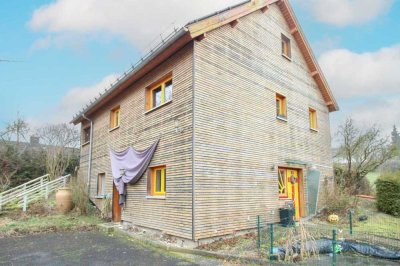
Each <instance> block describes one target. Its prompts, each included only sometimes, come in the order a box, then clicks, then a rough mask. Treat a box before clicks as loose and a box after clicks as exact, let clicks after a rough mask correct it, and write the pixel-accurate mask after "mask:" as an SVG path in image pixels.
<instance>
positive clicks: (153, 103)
mask: <svg viewBox="0 0 400 266" xmlns="http://www.w3.org/2000/svg"><path fill="white" fill-rule="evenodd" d="M155 84H156V85H155V86H151V87H149V88H148V89H147V90H146V98H147V100H146V109H147V110H151V109H154V108H157V107H159V106H161V105H163V104H164V103H167V102H169V101H171V100H172V88H173V86H172V78H171V76H169V77H167V78H164V79H162V80H161V81H160V82H157V83H155Z"/></svg>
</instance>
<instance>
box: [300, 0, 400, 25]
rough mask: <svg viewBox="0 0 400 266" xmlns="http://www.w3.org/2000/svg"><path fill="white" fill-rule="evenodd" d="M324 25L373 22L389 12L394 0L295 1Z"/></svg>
mask: <svg viewBox="0 0 400 266" xmlns="http://www.w3.org/2000/svg"><path fill="white" fill-rule="evenodd" d="M295 1H297V2H298V3H299V4H300V5H303V6H304V7H306V8H308V9H309V10H311V12H312V14H313V15H314V17H315V18H316V19H317V20H319V21H321V22H324V23H328V24H332V25H336V26H346V25H359V24H363V23H366V22H369V21H372V20H374V19H375V18H376V17H378V16H380V15H382V14H384V13H385V12H387V11H388V10H389V8H390V7H391V5H392V4H393V2H394V0H295Z"/></svg>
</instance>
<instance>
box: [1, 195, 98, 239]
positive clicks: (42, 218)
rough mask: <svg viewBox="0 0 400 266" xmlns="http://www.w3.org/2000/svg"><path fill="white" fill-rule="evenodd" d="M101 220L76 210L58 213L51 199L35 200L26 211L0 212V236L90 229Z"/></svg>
mask: <svg viewBox="0 0 400 266" xmlns="http://www.w3.org/2000/svg"><path fill="white" fill-rule="evenodd" d="M102 222H104V221H103V220H102V219H101V218H100V217H99V216H96V215H79V214H78V213H77V212H71V213H69V214H67V215H62V214H59V213H58V212H57V210H56V209H55V203H54V202H53V201H47V202H37V203H34V204H31V205H30V206H29V209H28V211H27V212H22V211H21V210H10V211H6V212H2V213H0V237H8V236H19V235H29V234H36V233H42V232H57V231H71V230H92V229H94V228H95V227H96V225H97V224H100V223H102Z"/></svg>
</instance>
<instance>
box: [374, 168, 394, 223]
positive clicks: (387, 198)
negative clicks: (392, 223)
mask: <svg viewBox="0 0 400 266" xmlns="http://www.w3.org/2000/svg"><path fill="white" fill-rule="evenodd" d="M375 186H376V199H377V200H376V204H377V208H378V210H380V211H382V212H384V213H387V214H391V215H395V216H400V198H399V195H400V171H398V172H392V173H385V174H383V175H382V176H381V177H379V178H378V180H377V181H376V182H375Z"/></svg>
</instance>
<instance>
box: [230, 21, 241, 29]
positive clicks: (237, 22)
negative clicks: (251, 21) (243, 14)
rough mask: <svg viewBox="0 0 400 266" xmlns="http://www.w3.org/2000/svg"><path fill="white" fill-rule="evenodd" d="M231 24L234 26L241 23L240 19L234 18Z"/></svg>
mask: <svg viewBox="0 0 400 266" xmlns="http://www.w3.org/2000/svg"><path fill="white" fill-rule="evenodd" d="M229 24H230V25H231V27H232V28H234V27H236V25H237V24H239V20H238V19H235V20H233V21H232V22H231V23H229Z"/></svg>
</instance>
